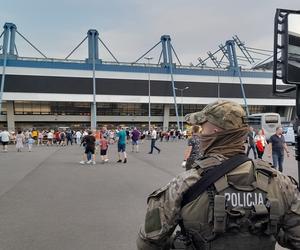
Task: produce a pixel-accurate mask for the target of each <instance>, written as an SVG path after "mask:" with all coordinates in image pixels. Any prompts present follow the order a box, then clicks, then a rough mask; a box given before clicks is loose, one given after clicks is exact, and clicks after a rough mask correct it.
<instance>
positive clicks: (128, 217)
mask: <svg viewBox="0 0 300 250" xmlns="http://www.w3.org/2000/svg"><path fill="white" fill-rule="evenodd" d="M158 146H159V147H160V148H161V149H162V151H161V153H160V154H157V153H156V152H154V154H152V155H150V154H148V151H149V147H150V142H149V141H145V142H144V144H142V145H141V147H140V152H139V153H132V152H130V151H131V147H130V146H129V145H128V163H126V164H124V163H116V161H117V152H116V145H111V146H110V148H109V158H110V161H109V163H107V164H100V163H99V162H100V160H99V158H100V157H99V155H97V164H96V165H95V166H93V167H91V166H86V165H85V166H82V165H80V164H79V161H80V160H81V156H82V153H83V149H82V147H79V146H78V145H73V146H67V147H56V146H52V147H46V146H40V147H34V148H33V151H32V152H27V151H26V149H24V150H23V152H20V153H17V152H16V149H15V147H14V146H13V145H11V146H10V147H9V152H8V153H2V152H1V153H0V249H1V250H96V249H97V250H99V249H101V250H102V249H103V250H121V249H122V250H132V249H136V247H135V240H136V235H137V231H138V228H139V225H140V224H141V223H142V222H143V220H144V215H145V208H146V197H147V195H148V194H149V193H151V192H152V191H153V190H155V189H156V188H158V187H160V186H162V185H164V184H166V183H167V182H169V181H170V180H171V179H172V178H173V177H174V176H175V175H176V174H178V173H179V172H181V171H183V169H182V168H181V166H180V164H181V162H182V159H183V151H184V149H185V147H186V141H179V142H178V141H177V142H162V143H158ZM290 150H291V151H292V147H291V148H290ZM285 172H286V173H288V174H291V175H293V176H294V177H297V164H296V161H295V160H294V158H293V157H291V158H289V159H286V161H285ZM278 249H279V248H278Z"/></svg>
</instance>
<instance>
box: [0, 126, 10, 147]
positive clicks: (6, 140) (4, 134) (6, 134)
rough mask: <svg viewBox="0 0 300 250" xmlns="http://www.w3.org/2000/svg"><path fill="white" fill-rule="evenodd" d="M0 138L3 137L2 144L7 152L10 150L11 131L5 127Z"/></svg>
mask: <svg viewBox="0 0 300 250" xmlns="http://www.w3.org/2000/svg"><path fill="white" fill-rule="evenodd" d="M0 138H1V142H2V146H3V151H4V152H7V151H8V147H7V145H8V143H9V140H10V134H9V132H8V131H7V130H6V129H4V130H3V131H2V132H1V133H0Z"/></svg>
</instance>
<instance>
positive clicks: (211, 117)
mask: <svg viewBox="0 0 300 250" xmlns="http://www.w3.org/2000/svg"><path fill="white" fill-rule="evenodd" d="M244 117H245V111H244V109H243V108H242V106H241V105H239V104H238V103H236V102H232V101H225V100H219V101H216V102H214V103H211V104H208V105H207V106H206V107H205V108H204V109H203V110H201V111H199V112H196V113H191V114H188V115H186V116H185V121H186V122H187V123H189V124H199V125H201V124H203V123H204V122H210V123H212V124H214V125H215V126H217V127H220V128H222V129H234V128H241V127H243V126H245V125H246V123H245V120H244Z"/></svg>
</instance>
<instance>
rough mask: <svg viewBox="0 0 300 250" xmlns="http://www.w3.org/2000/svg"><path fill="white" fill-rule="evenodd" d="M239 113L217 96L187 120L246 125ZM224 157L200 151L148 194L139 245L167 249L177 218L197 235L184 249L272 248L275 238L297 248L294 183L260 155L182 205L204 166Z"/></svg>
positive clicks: (299, 227) (299, 228)
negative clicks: (188, 165)
mask: <svg viewBox="0 0 300 250" xmlns="http://www.w3.org/2000/svg"><path fill="white" fill-rule="evenodd" d="M243 116H244V111H243V109H242V108H241V107H240V106H239V105H238V104H236V103H233V102H229V101H218V102H216V103H213V104H211V105H208V106H207V107H206V108H205V109H203V110H202V111H201V112H198V113H194V114H190V115H188V116H187V117H186V119H187V121H188V122H190V123H192V124H193V123H194V124H195V123H197V124H203V123H204V122H206V121H208V122H210V123H212V124H215V125H217V126H219V127H220V128H223V129H225V130H227V129H229V130H230V129H235V128H240V127H242V126H244V121H243ZM245 131H246V130H245ZM226 158H228V157H226V156H224V154H221V153H220V154H218V153H217V152H212V153H208V154H204V157H202V158H201V159H198V160H197V161H196V162H195V164H194V167H193V168H192V169H191V170H189V171H186V172H183V173H181V174H180V175H178V176H177V177H176V178H174V179H173V180H172V181H171V182H170V183H169V184H167V185H166V186H165V187H163V188H160V189H158V190H156V191H155V192H153V193H152V194H151V195H150V196H149V198H148V201H147V203H148V208H147V213H146V218H145V224H144V225H143V226H142V227H141V228H140V231H139V236H138V240H137V247H138V249H143V250H156V249H170V245H169V242H170V239H171V237H172V234H173V232H174V230H175V228H176V227H177V226H178V223H179V222H180V221H182V222H183V225H184V228H185V229H186V230H187V231H188V232H191V233H192V236H195V235H197V237H198V236H199V237H198V239H199V238H200V239H201V240H200V241H198V242H196V247H195V248H188V247H186V248H182V249H256V250H258V249H275V243H276V241H277V242H278V243H279V244H280V245H282V246H283V247H287V248H290V249H300V195H299V191H298V189H297V186H296V183H295V182H294V181H293V180H292V179H291V178H289V177H286V176H284V175H282V174H281V173H280V172H278V171H277V170H275V169H272V168H271V165H270V164H269V163H266V162H264V161H262V160H257V161H255V162H252V161H247V162H245V163H243V164H242V165H240V166H238V167H237V168H235V169H234V170H233V171H231V172H229V173H228V174H226V175H225V176H224V177H222V178H220V179H219V180H218V181H216V182H215V183H214V185H213V188H212V189H211V190H207V191H206V192H204V193H203V194H201V195H200V196H199V197H198V198H196V199H195V200H193V201H191V202H190V203H188V204H186V205H184V206H183V207H182V206H181V203H182V199H183V194H184V193H185V192H186V191H187V190H188V189H189V188H190V187H191V186H193V185H194V184H195V183H196V182H197V181H198V180H199V179H201V178H202V175H203V173H204V172H205V171H206V170H207V169H209V168H212V167H213V166H216V165H219V164H220V163H221V162H223V161H224V160H226ZM222 198H223V199H224V198H225V199H224V200H222ZM220 201H221V202H220ZM220 204H221V205H220ZM225 204H226V206H225ZM220 208H221V209H220ZM194 239H195V237H193V240H194Z"/></svg>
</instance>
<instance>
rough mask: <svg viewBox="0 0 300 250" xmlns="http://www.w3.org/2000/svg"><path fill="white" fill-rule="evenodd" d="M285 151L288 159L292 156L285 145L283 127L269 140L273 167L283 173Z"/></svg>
mask: <svg viewBox="0 0 300 250" xmlns="http://www.w3.org/2000/svg"><path fill="white" fill-rule="evenodd" d="M284 151H285V152H286V154H287V157H289V156H290V151H289V149H288V147H287V145H286V143H285V140H284V136H283V135H282V127H277V128H276V132H275V134H274V135H272V136H271V137H270V139H269V158H271V156H272V159H273V167H274V168H276V169H277V167H278V170H279V171H280V172H282V171H283V160H284Z"/></svg>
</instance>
